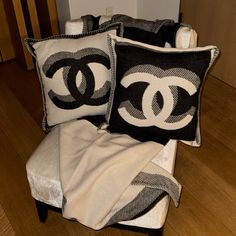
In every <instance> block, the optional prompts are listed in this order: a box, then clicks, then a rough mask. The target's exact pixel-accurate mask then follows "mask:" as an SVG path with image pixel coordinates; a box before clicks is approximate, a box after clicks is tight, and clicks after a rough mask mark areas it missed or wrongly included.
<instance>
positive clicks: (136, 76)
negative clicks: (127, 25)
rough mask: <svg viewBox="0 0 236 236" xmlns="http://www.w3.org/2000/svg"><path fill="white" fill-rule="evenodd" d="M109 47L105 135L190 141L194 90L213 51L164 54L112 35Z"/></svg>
mask: <svg viewBox="0 0 236 236" xmlns="http://www.w3.org/2000/svg"><path fill="white" fill-rule="evenodd" d="M109 44H110V51H111V55H112V58H113V59H112V70H113V78H112V85H111V86H112V89H111V97H110V101H109V110H108V114H107V121H108V130H109V131H110V132H117V133H126V134H128V135H130V136H132V137H133V138H136V139H138V140H140V141H148V140H152V141H157V142H163V143H165V141H166V139H178V140H186V141H192V140H194V139H195V136H196V130H197V126H198V119H199V117H198V115H199V96H200V91H201V88H202V84H203V80H204V77H205V75H206V72H207V71H208V69H209V67H210V66H211V64H212V63H213V61H214V59H215V58H216V56H217V55H218V49H217V48H216V47H214V46H208V47H203V48H193V49H184V50H183V49H166V48H160V47H154V46H150V45H147V44H142V43H138V42H135V41H131V40H128V39H122V38H119V37H116V36H110V38H109Z"/></svg>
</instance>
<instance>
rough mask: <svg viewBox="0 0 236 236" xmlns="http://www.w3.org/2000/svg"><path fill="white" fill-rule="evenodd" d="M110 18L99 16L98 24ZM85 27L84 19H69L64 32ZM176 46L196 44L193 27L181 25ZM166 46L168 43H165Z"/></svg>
mask: <svg viewBox="0 0 236 236" xmlns="http://www.w3.org/2000/svg"><path fill="white" fill-rule="evenodd" d="M109 20H111V16H101V17H100V18H99V21H98V24H99V25H101V24H104V23H105V22H108V21H109ZM85 27H86V25H85V21H84V20H83V17H82V18H79V19H75V20H69V21H67V22H66V23H65V33H66V34H69V35H70V34H81V33H83V32H84V28H85ZM175 37H176V38H175V45H176V48H193V47H196V46H197V33H196V31H195V30H194V29H192V28H191V27H190V26H187V25H181V26H180V27H179V28H178V30H177V32H176V36H175ZM166 46H167V47H168V46H169V45H166Z"/></svg>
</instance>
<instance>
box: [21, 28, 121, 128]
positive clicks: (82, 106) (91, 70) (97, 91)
mask: <svg viewBox="0 0 236 236" xmlns="http://www.w3.org/2000/svg"><path fill="white" fill-rule="evenodd" d="M121 31H122V30H121V24H113V25H110V26H108V27H107V28H104V29H100V30H96V31H92V32H89V33H86V34H81V35H58V36H53V37H49V38H46V39H40V40H35V39H26V40H25V42H26V45H27V48H28V49H29V51H30V52H31V54H32V55H33V56H34V57H35V59H36V65H37V70H38V75H39V77H40V82H41V87H42V92H43V100H44V112H45V117H44V123H43V127H44V129H48V128H49V127H51V126H54V125H56V124H59V123H62V122H65V121H69V120H73V119H76V118H81V117H84V116H92V115H104V114H105V113H106V109H107V103H108V98H109V94H110V77H111V75H110V58H109V51H108V45H107V34H108V33H109V34H114V35H116V34H119V35H120V36H121V34H122V32H121Z"/></svg>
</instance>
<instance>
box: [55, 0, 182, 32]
mask: <svg viewBox="0 0 236 236" xmlns="http://www.w3.org/2000/svg"><path fill="white" fill-rule="evenodd" d="M56 1H57V11H58V16H59V24H60V29H61V32H64V24H65V21H67V20H70V19H76V18H79V17H81V16H82V15H86V14H92V15H95V16H96V15H106V14H107V13H108V15H111V14H117V13H122V14H126V15H129V16H132V17H134V18H137V17H138V18H143V19H147V20H154V19H166V18H168V19H174V20H175V21H178V15H179V2H180V0H99V1H94V0H79V1H78V0H56ZM111 8H112V9H111ZM107 10H108V11H110V10H111V11H110V12H107Z"/></svg>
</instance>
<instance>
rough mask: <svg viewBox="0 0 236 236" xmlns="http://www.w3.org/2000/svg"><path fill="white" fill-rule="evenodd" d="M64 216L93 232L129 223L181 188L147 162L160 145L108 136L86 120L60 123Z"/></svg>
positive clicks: (176, 198) (172, 179)
mask: <svg viewBox="0 0 236 236" xmlns="http://www.w3.org/2000/svg"><path fill="white" fill-rule="evenodd" d="M59 132H60V133H59V134H60V135H59V146H60V177H61V184H62V191H63V196H64V199H63V208H62V211H63V216H64V217H65V218H67V219H72V220H76V221H79V222H80V223H82V224H84V225H86V226H88V227H90V228H93V229H101V228H103V227H105V226H108V225H111V224H114V223H117V222H120V221H125V220H130V219H133V218H135V217H136V216H138V215H140V214H141V213H142V212H144V211H145V209H147V208H148V207H150V206H151V205H152V204H153V203H155V202H156V201H157V200H160V199H161V198H162V197H163V196H164V195H166V194H169V195H170V196H171V198H172V199H173V201H174V203H175V205H176V206H177V204H178V200H179V196H180V191H181V186H180V184H179V183H178V182H177V181H176V180H175V179H174V178H173V177H172V175H171V174H169V173H168V172H167V171H166V170H164V169H162V168H161V167H159V166H157V165H156V164H154V163H153V162H152V159H153V158H154V157H155V156H156V155H158V153H159V152H160V151H161V150H162V148H163V145H161V144H158V143H155V142H140V141H137V140H135V139H133V138H131V137H129V136H128V135H121V134H110V133H108V132H107V131H106V130H103V129H98V128H97V127H96V126H94V125H93V124H92V123H90V122H89V121H87V120H76V121H71V122H68V123H65V124H62V125H60V131H59Z"/></svg>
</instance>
